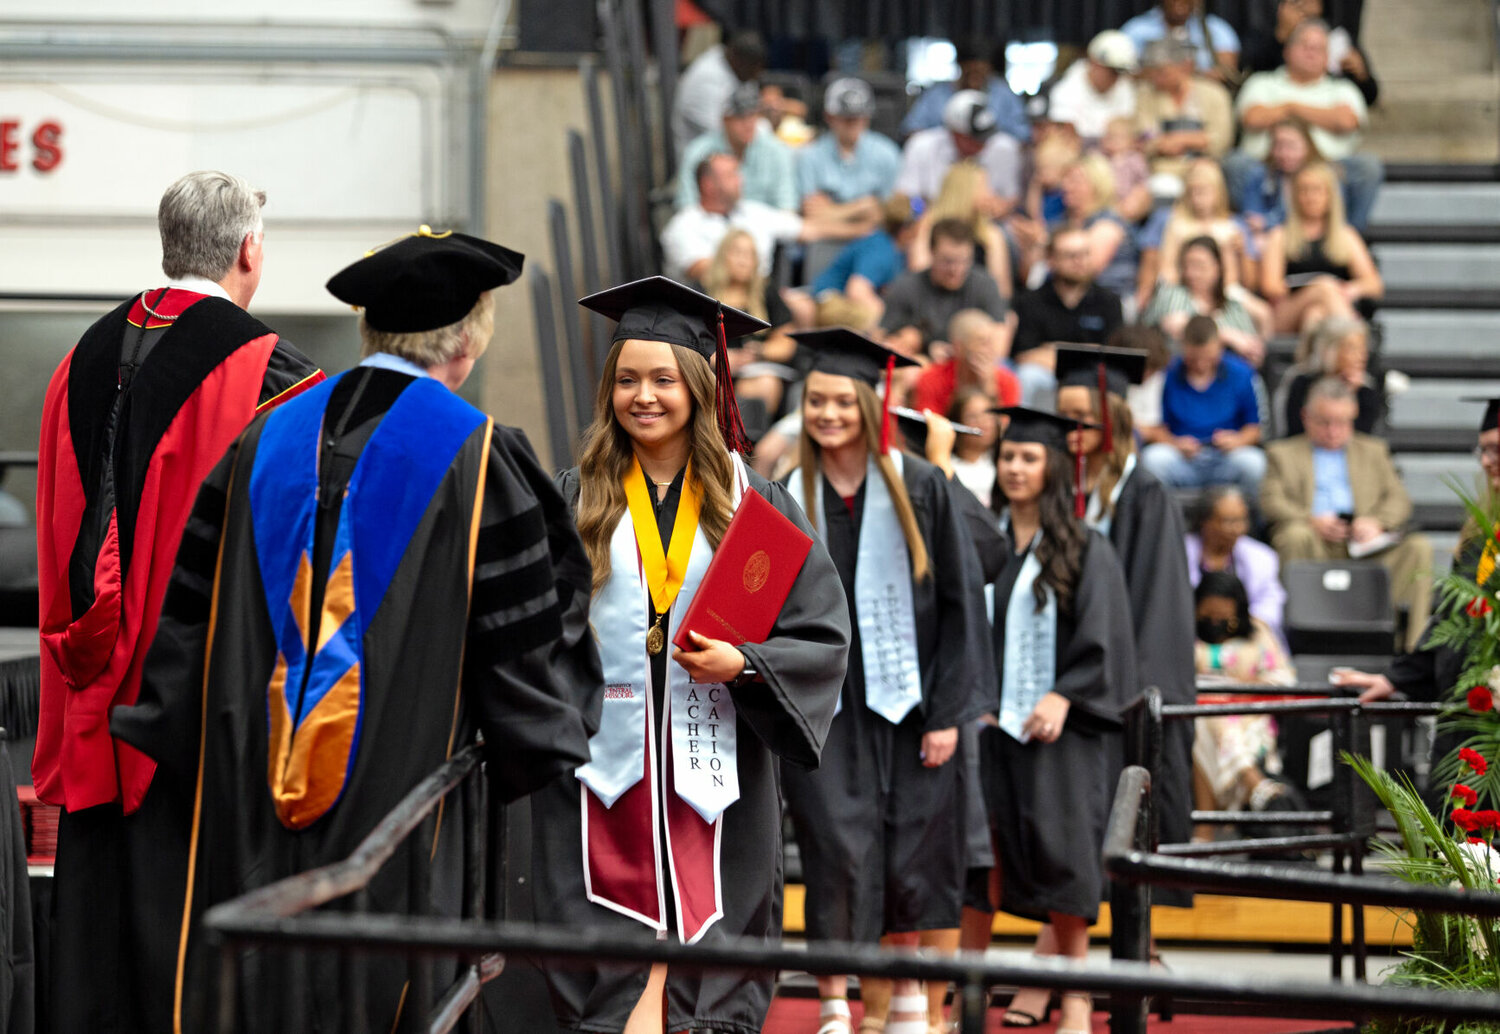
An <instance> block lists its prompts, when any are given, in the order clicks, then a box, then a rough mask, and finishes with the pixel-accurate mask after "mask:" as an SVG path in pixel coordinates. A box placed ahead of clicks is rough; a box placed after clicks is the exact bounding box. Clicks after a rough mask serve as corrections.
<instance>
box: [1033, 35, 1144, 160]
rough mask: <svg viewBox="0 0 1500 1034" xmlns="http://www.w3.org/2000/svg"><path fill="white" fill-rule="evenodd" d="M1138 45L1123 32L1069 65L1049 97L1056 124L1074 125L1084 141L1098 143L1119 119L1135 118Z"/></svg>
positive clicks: (1099, 39) (1099, 41) (1100, 38)
mask: <svg viewBox="0 0 1500 1034" xmlns="http://www.w3.org/2000/svg"><path fill="white" fill-rule="evenodd" d="M1136 57H1137V55H1136V50H1135V44H1134V43H1132V42H1130V37H1129V36H1126V35H1125V34H1124V33H1123V32H1121V31H1120V30H1119V29H1105V30H1104V31H1103V32H1101V33H1099V35H1097V36H1095V37H1094V38H1093V39H1092V40H1091V41H1090V42H1089V49H1088V54H1087V56H1086V57H1085V58H1084V59H1083V60H1082V61H1075V62H1073V63H1072V64H1071V65H1069V66H1068V70H1067V71H1066V72H1064V73H1063V75H1062V78H1061V79H1059V80H1058V81H1057V84H1056V85H1055V86H1053V87H1052V92H1051V93H1050V94H1049V95H1048V107H1047V111H1048V114H1049V115H1050V116H1051V119H1052V121H1053V122H1066V123H1068V124H1070V125H1071V126H1072V127H1073V129H1074V130H1076V131H1077V133H1078V135H1079V136H1080V137H1081V138H1083V139H1084V140H1097V139H1099V138H1100V137H1102V136H1103V135H1104V130H1105V127H1107V126H1108V125H1109V123H1110V122H1111V121H1112V120H1114V119H1117V118H1134V117H1135V83H1133V82H1132V81H1131V79H1130V75H1131V73H1132V72H1134V71H1135V69H1136Z"/></svg>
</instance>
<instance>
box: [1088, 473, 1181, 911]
mask: <svg viewBox="0 0 1500 1034" xmlns="http://www.w3.org/2000/svg"><path fill="white" fill-rule="evenodd" d="M1109 541H1110V543H1111V544H1112V545H1113V546H1114V549H1115V554H1116V555H1117V556H1118V557H1119V559H1120V566H1121V568H1123V569H1124V572H1125V586H1126V589H1127V591H1128V592H1129V597H1130V616H1131V620H1132V622H1133V624H1134V627H1135V656H1136V665H1137V678H1136V684H1135V691H1137V692H1139V691H1144V690H1145V688H1146V687H1147V686H1156V687H1157V688H1158V689H1160V690H1161V695H1162V700H1163V702H1164V703H1168V704H1192V703H1195V702H1196V701H1197V698H1198V695H1197V689H1196V687H1195V678H1194V672H1193V627H1194V626H1193V621H1194V619H1193V613H1194V611H1193V583H1192V580H1191V578H1190V577H1189V574H1188V564H1187V553H1186V551H1185V550H1184V549H1183V546H1182V541H1183V529H1182V513H1181V511H1180V510H1179V509H1178V506H1177V503H1176V501H1175V500H1173V498H1172V497H1171V495H1169V494H1168V492H1167V490H1166V489H1165V488H1163V487H1162V483H1161V482H1160V481H1158V480H1157V479H1156V478H1155V476H1153V475H1152V474H1151V472H1150V471H1148V470H1145V469H1144V468H1142V467H1141V465H1140V464H1137V465H1136V467H1135V469H1134V470H1132V471H1131V473H1130V477H1129V478H1127V479H1126V481H1125V487H1123V488H1122V489H1120V497H1119V499H1118V500H1116V503H1115V513H1114V519H1113V520H1112V521H1111V522H1110V527H1109ZM1155 775H1156V782H1155V783H1154V784H1153V789H1154V793H1155V798H1156V801H1155V803H1156V809H1157V816H1158V818H1159V822H1160V825H1159V829H1160V832H1161V842H1162V843H1164V844H1180V843H1186V842H1187V841H1188V840H1190V839H1191V838H1192V832H1193V830H1192V810H1193V723H1192V722H1168V723H1167V726H1166V729H1165V730H1164V733H1163V738H1162V770H1161V771H1160V772H1159V773H1155ZM1155 901H1156V903H1157V904H1159V905H1172V906H1176V907H1182V908H1186V907H1190V906H1191V905H1192V902H1193V896H1192V892H1191V891H1179V890H1166V891H1162V892H1160V893H1158V894H1156V895H1155Z"/></svg>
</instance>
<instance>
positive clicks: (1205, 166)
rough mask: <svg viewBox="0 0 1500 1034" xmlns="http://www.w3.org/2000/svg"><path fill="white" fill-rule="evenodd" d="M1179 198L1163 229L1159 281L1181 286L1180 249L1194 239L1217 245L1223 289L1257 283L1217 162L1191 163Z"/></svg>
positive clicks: (1200, 160)
mask: <svg viewBox="0 0 1500 1034" xmlns="http://www.w3.org/2000/svg"><path fill="white" fill-rule="evenodd" d="M1182 187H1183V190H1182V197H1181V198H1180V199H1178V201H1177V203H1176V204H1174V205H1173V206H1172V209H1171V215H1170V216H1168V217H1167V222H1166V225H1164V226H1163V227H1162V234H1161V253H1160V270H1161V275H1160V278H1161V279H1162V280H1163V281H1165V282H1166V283H1169V284H1174V283H1180V280H1179V279H1178V278H1179V275H1180V267H1179V263H1178V259H1179V257H1180V254H1181V252H1182V246H1183V245H1184V244H1186V243H1187V242H1188V241H1190V240H1193V239H1194V238H1196V237H1210V238H1212V239H1213V241H1214V243H1215V244H1217V245H1218V246H1219V255H1220V256H1221V257H1222V259H1223V274H1224V285H1225V286H1226V287H1235V286H1241V285H1243V286H1246V287H1253V286H1254V285H1255V283H1256V277H1255V275H1254V274H1255V270H1254V268H1253V260H1252V259H1251V257H1250V248H1249V245H1248V243H1247V242H1246V240H1245V231H1244V228H1243V227H1241V226H1240V223H1239V221H1238V220H1236V219H1235V218H1234V213H1233V212H1231V211H1230V208H1229V188H1228V187H1227V186H1226V185H1225V183H1224V174H1223V173H1222V172H1220V171H1219V163H1218V162H1215V161H1213V160H1212V159H1209V158H1199V159H1197V160H1195V161H1194V162H1192V163H1191V164H1190V165H1189V166H1188V167H1187V171H1186V173H1185V174H1184V175H1183V179H1182Z"/></svg>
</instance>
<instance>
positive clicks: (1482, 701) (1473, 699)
mask: <svg viewBox="0 0 1500 1034" xmlns="http://www.w3.org/2000/svg"><path fill="white" fill-rule="evenodd" d="M1465 699H1466V700H1468V702H1469V710H1470V711H1493V710H1494V709H1495V696H1494V694H1493V693H1491V692H1490V690H1489V687H1488V686H1475V687H1474V688H1473V689H1471V690H1469V693H1468V696H1467V697H1466V698H1465Z"/></svg>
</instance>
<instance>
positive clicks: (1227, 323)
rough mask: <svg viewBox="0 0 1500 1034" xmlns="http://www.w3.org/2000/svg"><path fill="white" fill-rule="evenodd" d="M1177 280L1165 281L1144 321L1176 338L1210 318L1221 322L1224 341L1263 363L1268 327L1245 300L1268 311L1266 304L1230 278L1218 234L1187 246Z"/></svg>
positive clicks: (1254, 362)
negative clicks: (1203, 318) (1226, 279)
mask: <svg viewBox="0 0 1500 1034" xmlns="http://www.w3.org/2000/svg"><path fill="white" fill-rule="evenodd" d="M1173 279H1175V280H1176V281H1177V283H1175V284H1174V283H1163V284H1162V285H1161V286H1160V287H1158V288H1157V289H1156V293H1155V294H1154V295H1152V297H1151V301H1150V302H1149V303H1148V304H1147V306H1146V311H1145V313H1144V314H1143V315H1142V316H1141V322H1142V323H1144V324H1146V325H1147V326H1153V327H1160V328H1161V329H1162V331H1163V332H1164V333H1166V334H1167V335H1168V336H1169V337H1174V338H1176V337H1181V336H1182V331H1183V328H1184V327H1186V326H1187V322H1188V320H1189V319H1191V318H1192V317H1194V316H1208V317H1210V318H1212V319H1213V321H1214V323H1215V324H1217V325H1218V328H1219V337H1220V338H1221V339H1222V340H1223V342H1224V344H1226V345H1228V346H1229V347H1230V348H1232V349H1233V350H1234V352H1235V354H1236V355H1238V356H1239V357H1240V358H1241V359H1243V360H1245V361H1246V362H1247V363H1249V364H1250V365H1251V366H1254V367H1259V366H1260V364H1261V363H1262V362H1263V361H1264V360H1265V357H1266V342H1265V339H1264V337H1263V336H1262V330H1263V328H1262V327H1261V326H1258V325H1257V323H1256V320H1255V318H1254V316H1252V315H1251V312H1250V310H1249V309H1248V308H1246V306H1245V304H1244V303H1245V302H1246V301H1251V302H1253V303H1255V304H1256V305H1257V306H1258V307H1260V308H1262V309H1264V303H1262V302H1260V300H1259V299H1256V298H1252V297H1251V296H1250V295H1249V294H1248V293H1247V292H1246V291H1245V290H1244V289H1243V288H1235V287H1233V286H1231V285H1229V284H1226V283H1225V282H1224V262H1223V260H1222V258H1221V257H1220V252H1219V245H1218V242H1216V241H1215V240H1214V239H1213V238H1212V237H1195V238H1194V239H1192V240H1190V241H1188V242H1187V243H1186V244H1185V245H1183V247H1182V251H1181V254H1180V255H1179V256H1178V268H1177V271H1176V276H1175V277H1174V278H1173Z"/></svg>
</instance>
